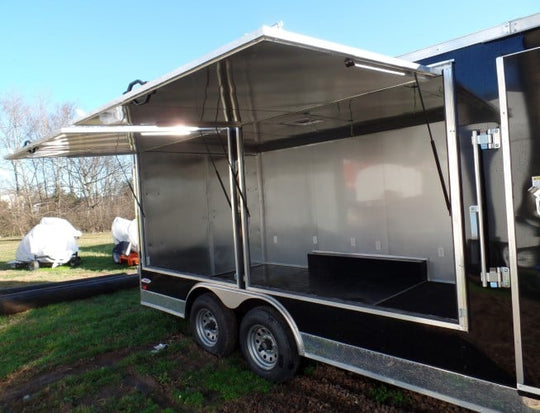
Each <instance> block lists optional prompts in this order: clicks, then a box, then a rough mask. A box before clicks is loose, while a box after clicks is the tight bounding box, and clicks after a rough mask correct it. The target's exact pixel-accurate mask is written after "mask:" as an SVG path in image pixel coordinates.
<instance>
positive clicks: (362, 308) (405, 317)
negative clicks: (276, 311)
mask: <svg viewBox="0 0 540 413" xmlns="http://www.w3.org/2000/svg"><path fill="white" fill-rule="evenodd" d="M246 290H247V291H250V292H255V293H261V294H266V295H271V296H277V297H283V298H290V299H293V300H297V301H305V302H308V303H312V304H320V305H325V306H328V307H335V308H340V309H344V310H352V311H356V312H359V313H367V314H373V315H378V316H383V317H388V318H395V319H398V320H402V321H411V322H414V323H419V324H426V325H430V326H436V327H444V328H448V329H451V330H458V331H466V330H465V329H464V327H463V326H462V325H460V324H459V323H457V322H456V323H452V322H450V321H440V320H435V319H433V318H427V317H420V316H414V315H409V314H402V313H398V312H396V311H391V310H380V309H377V308H373V307H368V306H366V305H362V304H354V305H353V304H348V303H343V302H336V301H331V300H329V299H323V298H316V297H308V296H304V295H300V294H292V293H287V292H282V291H274V290H268V289H265V288H259V287H251V286H248V287H247V288H246Z"/></svg>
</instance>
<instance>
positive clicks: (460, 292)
mask: <svg viewBox="0 0 540 413" xmlns="http://www.w3.org/2000/svg"><path fill="white" fill-rule="evenodd" d="M441 70H442V74H443V82H444V107H445V118H446V122H445V125H446V139H447V147H448V177H449V188H450V217H451V221H452V234H453V237H452V238H453V243H454V259H455V274H456V292H457V305H458V317H459V327H460V330H462V331H468V329H469V319H468V317H469V315H468V311H467V292H466V287H465V285H466V276H465V247H464V244H463V239H464V234H463V232H464V231H463V215H462V212H461V208H462V198H461V180H460V168H459V148H458V136H457V125H458V121H457V104H456V90H455V86H454V62H453V61H449V62H444V63H443V64H442V69H441Z"/></svg>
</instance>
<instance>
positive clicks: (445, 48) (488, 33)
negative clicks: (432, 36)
mask: <svg viewBox="0 0 540 413" xmlns="http://www.w3.org/2000/svg"><path fill="white" fill-rule="evenodd" d="M538 26H540V13H536V14H533V15H531V16H527V17H523V18H520V19H516V20H510V21H508V22H505V23H502V24H500V25H497V26H494V27H491V28H488V29H485V30H481V31H479V32H476V33H472V34H468V35H466V36H462V37H459V38H457V39H453V40H450V41H447V42H443V43H439V44H436V45H433V46H429V47H427V48H425V49H420V50H416V51H413V52H410V53H407V54H404V55H401V56H399V58H400V59H405V60H410V61H411V62H414V61H418V60H422V59H426V58H428V57H433V56H437V55H440V54H443V53H448V52H451V51H453V50H457V49H461V48H464V47H467V46H472V45H473V44H477V43H486V42H489V41H493V40H497V39H500V38H502V37H506V36H509V35H512V34H516V33H519V32H524V31H526V30H530V29H534V28H536V27H538Z"/></svg>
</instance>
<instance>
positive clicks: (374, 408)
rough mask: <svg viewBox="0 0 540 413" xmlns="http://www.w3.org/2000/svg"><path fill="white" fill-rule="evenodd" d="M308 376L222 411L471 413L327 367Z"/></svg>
mask: <svg viewBox="0 0 540 413" xmlns="http://www.w3.org/2000/svg"><path fill="white" fill-rule="evenodd" d="M313 365H314V366H315V368H314V369H313V371H312V372H311V373H310V374H308V375H306V374H300V375H299V376H297V377H295V378H294V379H293V380H291V381H290V382H288V383H285V384H281V385H278V386H276V387H275V388H274V390H272V391H271V392H270V393H268V394H255V395H252V396H249V397H244V398H242V399H239V400H235V401H232V402H229V403H226V404H225V405H223V406H222V407H221V408H219V410H218V411H219V412H222V413H235V412H240V411H243V412H260V413H270V412H273V413H275V412H306V413H307V412H325V413H326V412H340V413H349V412H350V413H358V412H392V413H394V412H395V413H397V412H399V413H406V412H416V413H420V412H468V411H469V410H467V409H463V408H460V407H458V406H454V405H450V404H448V403H444V402H442V401H439V400H436V399H433V398H430V397H426V396H422V395H420V394H417V393H413V392H409V391H405V390H400V389H397V388H394V387H392V386H388V385H385V384H383V383H380V382H377V381H375V380H371V379H368V378H365V377H362V376H359V375H356V374H354V373H350V372H347V371H344V370H340V369H337V368H334V367H331V366H327V365H324V364H318V363H314V364H313Z"/></svg>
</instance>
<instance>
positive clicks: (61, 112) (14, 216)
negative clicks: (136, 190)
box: [0, 94, 135, 236]
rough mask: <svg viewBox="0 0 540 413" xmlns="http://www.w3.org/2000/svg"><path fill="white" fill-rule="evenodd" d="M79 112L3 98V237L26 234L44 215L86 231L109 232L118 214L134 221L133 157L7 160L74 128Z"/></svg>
mask: <svg viewBox="0 0 540 413" xmlns="http://www.w3.org/2000/svg"><path fill="white" fill-rule="evenodd" d="M75 109H76V108H75V105H74V104H72V103H63V104H56V105H52V104H50V103H49V102H47V101H46V100H45V99H44V98H37V99H36V100H34V101H29V100H28V99H27V98H25V97H23V96H22V95H18V94H9V95H0V155H1V158H2V160H1V161H0V168H1V172H2V174H1V177H2V180H1V181H0V236H22V235H24V234H25V233H26V232H28V231H29V230H30V229H31V228H32V227H33V226H34V225H36V224H38V223H39V221H40V220H41V218H42V217H45V216H55V217H60V218H65V219H67V220H69V221H70V222H71V223H72V224H73V225H74V226H75V227H76V228H77V229H79V230H81V231H83V232H95V231H107V230H110V228H111V224H112V221H113V219H114V218H115V217H116V216H121V217H124V218H128V219H131V218H133V216H134V213H135V209H134V202H133V195H132V193H131V187H132V185H131V181H132V159H131V157H130V156H109V157H82V158H35V159H25V160H5V159H3V158H4V156H6V155H7V154H9V153H12V152H15V151H16V150H18V149H20V148H21V147H22V146H23V145H24V144H25V142H35V141H38V140H40V139H43V138H45V137H47V136H48V135H50V134H52V133H54V132H55V131H57V130H58V129H60V128H61V127H63V126H66V125H68V124H70V123H71V122H72V120H73V119H74V118H75V113H76V112H75Z"/></svg>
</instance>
